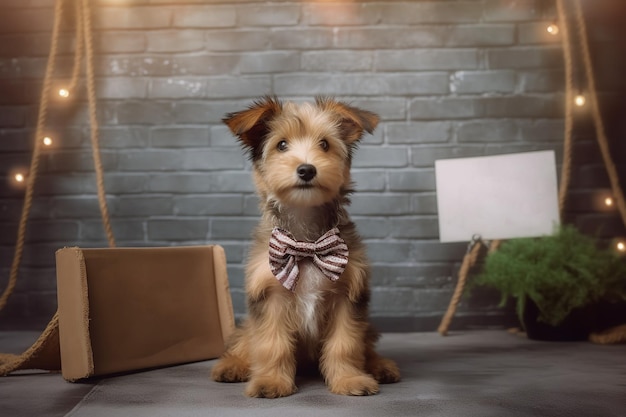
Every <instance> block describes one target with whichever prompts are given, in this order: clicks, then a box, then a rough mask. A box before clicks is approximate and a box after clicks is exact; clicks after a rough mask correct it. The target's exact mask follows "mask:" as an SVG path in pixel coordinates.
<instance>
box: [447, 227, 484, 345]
mask: <svg viewBox="0 0 626 417" xmlns="http://www.w3.org/2000/svg"><path fill="white" fill-rule="evenodd" d="M481 246H482V245H481V240H480V239H472V241H471V242H470V246H469V247H468V250H467V252H466V253H465V256H464V257H463V263H462V264H461V269H460V270H459V280H458V281H457V283H456V288H455V289H454V294H453V295H452V299H451V300H450V305H449V306H448V310H447V311H446V314H445V315H444V316H443V319H442V320H441V324H440V325H439V328H438V329H437V331H438V332H439V334H441V335H442V336H446V335H447V334H448V327H450V323H451V322H452V318H453V317H454V313H455V312H456V308H457V306H458V305H459V302H460V301H461V296H462V295H463V289H464V288H465V283H466V282H467V276H468V275H469V271H470V269H472V267H473V266H474V265H475V264H476V261H477V260H478V254H479V253H480V248H481Z"/></svg>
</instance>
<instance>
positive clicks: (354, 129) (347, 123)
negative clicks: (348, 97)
mask: <svg viewBox="0 0 626 417" xmlns="http://www.w3.org/2000/svg"><path fill="white" fill-rule="evenodd" d="M315 103H316V104H317V105H318V106H319V107H320V108H322V109H324V110H329V111H332V112H334V113H335V114H337V115H338V116H339V118H340V122H339V123H340V124H339V127H340V129H341V137H342V138H343V139H344V140H345V141H346V142H347V143H349V144H351V143H354V142H356V141H358V140H360V139H361V138H362V137H363V133H364V132H367V133H370V134H371V133H373V132H374V129H376V126H378V121H379V118H378V115H377V114H375V113H372V112H370V111H367V110H361V109H359V108H356V107H352V106H349V105H347V104H345V103H341V102H339V101H335V100H333V99H328V98H323V97H318V98H316V99H315Z"/></svg>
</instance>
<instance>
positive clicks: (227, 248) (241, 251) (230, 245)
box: [210, 240, 249, 280]
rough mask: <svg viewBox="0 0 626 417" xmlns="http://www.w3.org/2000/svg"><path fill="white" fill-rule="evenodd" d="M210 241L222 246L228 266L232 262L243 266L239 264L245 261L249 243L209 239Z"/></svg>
mask: <svg viewBox="0 0 626 417" xmlns="http://www.w3.org/2000/svg"><path fill="white" fill-rule="evenodd" d="M210 243H211V244H213V243H215V244H218V245H220V246H222V247H223V248H224V252H226V259H227V262H228V264H229V266H230V265H232V264H235V265H238V266H243V265H241V264H242V262H243V261H245V259H246V257H247V253H248V246H249V244H248V243H247V242H229V241H220V240H211V241H210ZM229 280H230V279H229Z"/></svg>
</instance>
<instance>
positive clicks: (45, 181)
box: [35, 173, 96, 196]
mask: <svg viewBox="0 0 626 417" xmlns="http://www.w3.org/2000/svg"><path fill="white" fill-rule="evenodd" d="M95 191H96V180H95V175H91V174H89V173H80V174H78V175H72V174H68V173H63V174H52V173H51V174H47V175H45V176H41V177H38V178H37V185H36V186H35V192H36V193H37V194H40V195H46V196H48V195H77V194H86V193H88V194H91V193H95Z"/></svg>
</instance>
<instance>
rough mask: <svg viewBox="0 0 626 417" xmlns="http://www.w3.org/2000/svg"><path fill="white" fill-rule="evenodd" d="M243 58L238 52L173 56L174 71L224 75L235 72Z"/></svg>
mask: <svg viewBox="0 0 626 417" xmlns="http://www.w3.org/2000/svg"><path fill="white" fill-rule="evenodd" d="M240 60H242V58H241V57H240V56H238V55H236V54H202V55H180V56H176V57H173V58H172V59H171V62H172V70H173V71H172V73H173V74H180V75H222V74H229V73H233V72H235V70H236V68H237V66H238V64H239V61H240Z"/></svg>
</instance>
